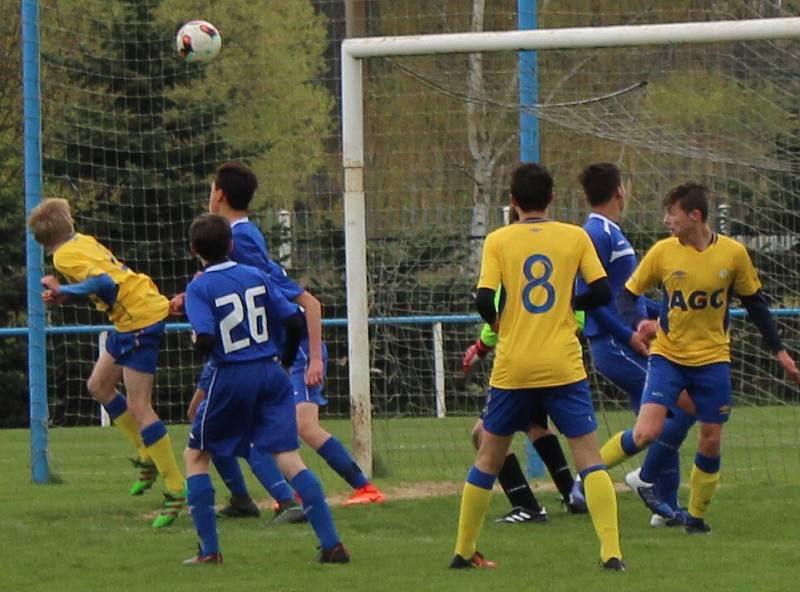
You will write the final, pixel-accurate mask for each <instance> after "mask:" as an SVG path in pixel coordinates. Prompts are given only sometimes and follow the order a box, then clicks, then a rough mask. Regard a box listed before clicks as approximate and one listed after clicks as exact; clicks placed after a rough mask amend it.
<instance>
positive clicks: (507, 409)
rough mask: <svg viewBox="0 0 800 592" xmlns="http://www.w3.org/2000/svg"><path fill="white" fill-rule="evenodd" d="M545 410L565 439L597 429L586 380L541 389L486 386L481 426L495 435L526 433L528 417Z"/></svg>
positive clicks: (530, 418)
mask: <svg viewBox="0 0 800 592" xmlns="http://www.w3.org/2000/svg"><path fill="white" fill-rule="evenodd" d="M541 413H546V414H547V415H548V416H549V417H550V419H552V420H553V423H554V424H555V426H556V427H557V428H558V430H559V431H560V432H561V433H562V434H564V435H565V436H566V437H567V438H577V437H579V436H585V435H586V434H591V433H592V432H594V431H596V430H597V420H596V419H595V417H594V408H593V407H592V395H591V393H590V392H589V383H588V382H587V381H586V380H585V379H584V380H579V381H578V382H574V383H572V384H565V385H561V386H550V387H542V388H524V389H499V388H493V387H492V388H489V395H488V396H487V397H486V412H485V414H484V417H483V427H484V429H486V430H487V431H489V432H490V433H492V434H494V435H496V436H511V435H512V434H514V432H527V431H528V429H529V428H530V426H531V423H532V418H534V417H536V415H537V414H541Z"/></svg>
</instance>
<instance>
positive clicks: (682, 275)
mask: <svg viewBox="0 0 800 592" xmlns="http://www.w3.org/2000/svg"><path fill="white" fill-rule="evenodd" d="M670 277H671V278H672V279H673V280H682V279H683V278H685V277H686V272H685V271H681V270H680V269H679V270H677V271H673V272H672V273H671V274H670Z"/></svg>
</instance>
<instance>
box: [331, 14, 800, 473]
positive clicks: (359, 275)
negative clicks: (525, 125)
mask: <svg viewBox="0 0 800 592" xmlns="http://www.w3.org/2000/svg"><path fill="white" fill-rule="evenodd" d="M797 37H800V18H775V19H757V20H738V21H710V22H696V23H670V24H659V25H626V26H609V27H585V28H565V29H549V30H548V29H537V30H523V31H505V32H480V33H454V34H437V35H413V36H394V37H371V38H358V39H347V40H345V41H343V42H342V46H341V64H342V95H341V99H342V151H343V153H342V162H343V167H344V216H345V231H346V235H345V239H346V246H345V254H346V268H347V269H346V277H347V315H348V328H347V332H348V352H349V381H350V397H351V403H352V418H353V433H354V439H353V440H354V454H355V456H356V460H357V462H359V464H360V465H361V466H362V467H365V468H367V467H371V466H372V460H373V459H372V447H371V438H372V427H371V411H370V410H371V395H370V355H369V332H368V331H369V325H368V286H367V248H366V244H367V234H366V211H367V210H366V194H365V182H364V127H365V126H364V99H365V97H364V81H363V60H364V59H366V58H377V57H382V58H389V57H403V56H420V55H431V54H447V53H476V52H500V51H525V50H565V49H593V48H615V47H631V46H653V45H677V44H701V43H720V42H738V41H756V40H777V39H792V38H797Z"/></svg>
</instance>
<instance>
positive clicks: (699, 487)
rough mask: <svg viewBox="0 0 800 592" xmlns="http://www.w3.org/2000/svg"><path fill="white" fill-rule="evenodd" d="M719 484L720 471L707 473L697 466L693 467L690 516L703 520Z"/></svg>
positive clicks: (690, 482) (690, 484)
mask: <svg viewBox="0 0 800 592" xmlns="http://www.w3.org/2000/svg"><path fill="white" fill-rule="evenodd" d="M717 484H719V471H717V472H716V473H706V472H705V471H704V470H703V469H701V468H699V467H698V466H697V465H694V467H692V476H691V478H690V479H689V514H691V515H692V516H694V517H695V518H702V517H703V516H705V514H706V510H707V509H708V504H710V503H711V498H712V497H714V492H715V491H716V490H717Z"/></svg>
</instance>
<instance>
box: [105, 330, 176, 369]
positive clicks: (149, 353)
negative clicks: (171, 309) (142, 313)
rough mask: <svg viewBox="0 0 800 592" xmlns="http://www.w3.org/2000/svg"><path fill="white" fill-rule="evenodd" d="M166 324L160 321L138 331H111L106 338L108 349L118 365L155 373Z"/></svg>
mask: <svg viewBox="0 0 800 592" xmlns="http://www.w3.org/2000/svg"><path fill="white" fill-rule="evenodd" d="M164 325H165V323H164V321H160V322H158V323H155V324H153V325H148V326H147V327H144V328H143V329H137V330H136V331H126V332H125V333H120V332H119V331H110V332H109V334H108V338H107V339H106V351H107V352H108V353H109V355H110V356H111V357H112V358H114V363H115V364H117V365H118V366H125V367H126V368H133V369H134V370H138V371H139V372H144V373H146V374H155V373H156V368H157V367H158V351H159V349H161V336H162V335H164Z"/></svg>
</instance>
